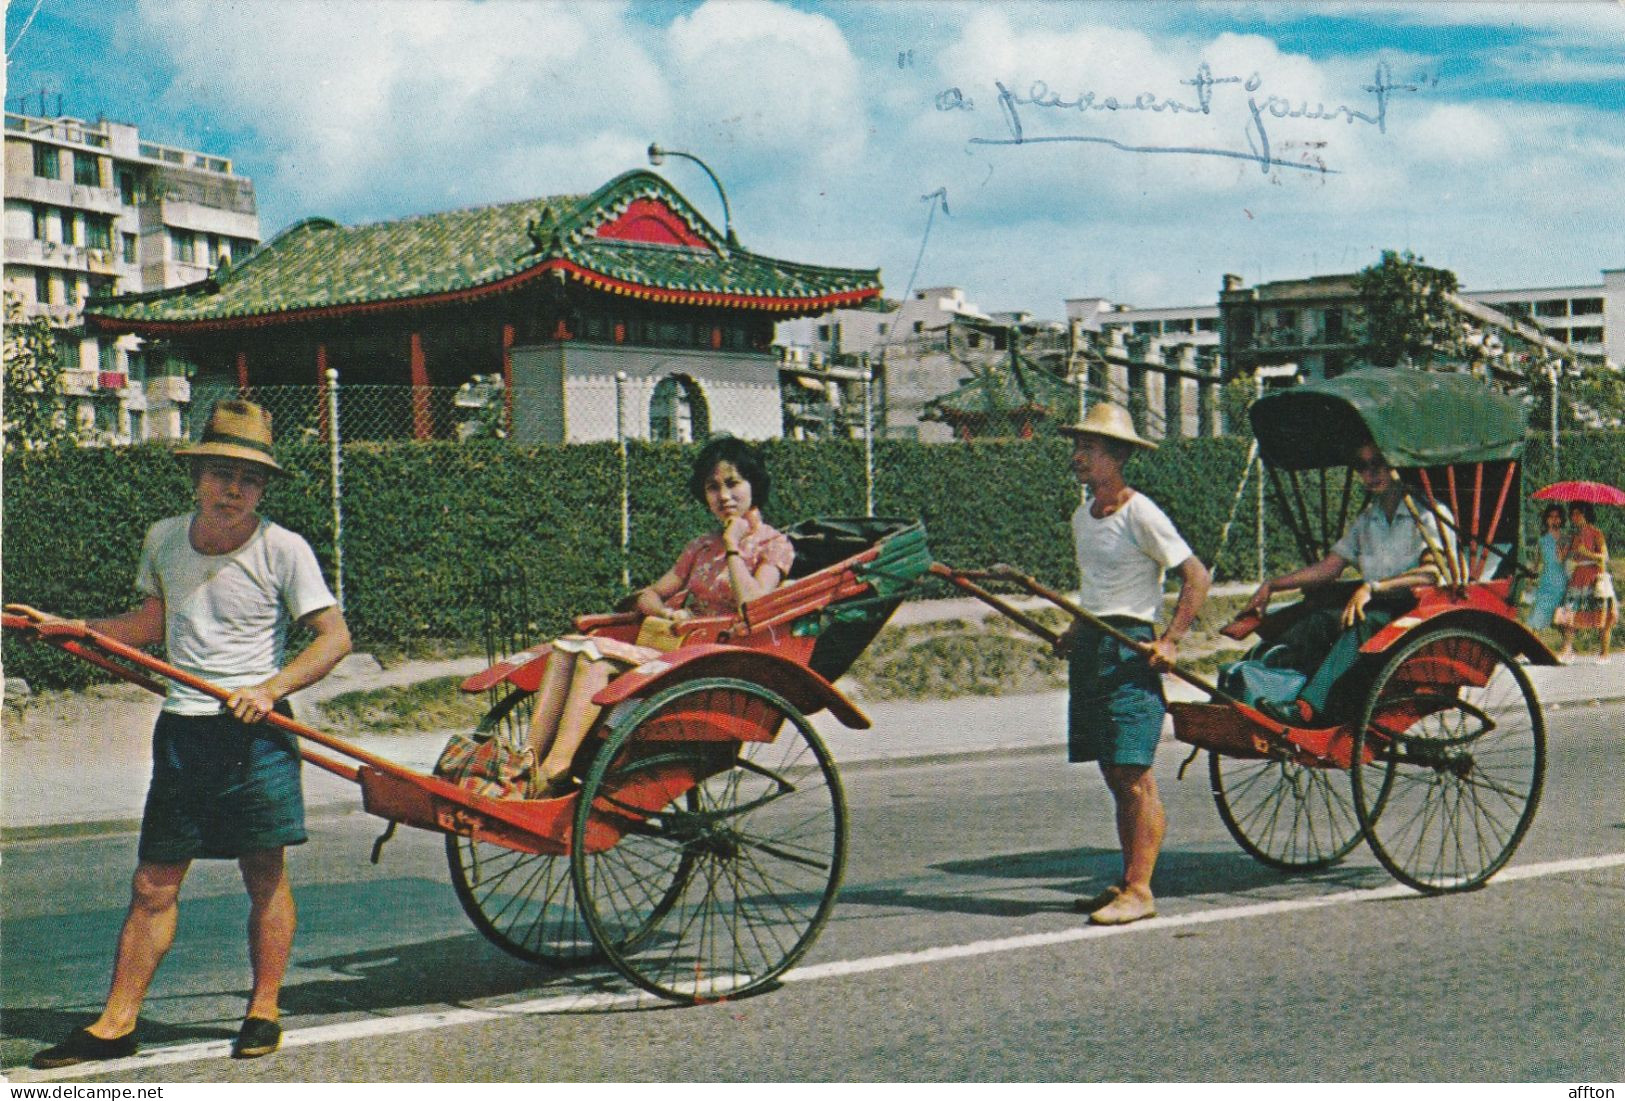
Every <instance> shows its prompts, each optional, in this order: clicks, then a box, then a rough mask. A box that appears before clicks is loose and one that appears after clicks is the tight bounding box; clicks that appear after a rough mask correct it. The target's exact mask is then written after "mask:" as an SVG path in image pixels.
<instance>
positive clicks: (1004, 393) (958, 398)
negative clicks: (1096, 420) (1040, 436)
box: [922, 364, 1078, 424]
mask: <svg viewBox="0 0 1625 1101" xmlns="http://www.w3.org/2000/svg"><path fill="white" fill-rule="evenodd" d="M1077 402H1078V396H1077V390H1076V388H1075V387H1073V386H1069V385H1068V384H1067V383H1065V382H1063V381H1062V380H1060V379H1058V378H1056V377H1055V376H1054V375H1051V374H1050V373H1049V372H1048V371H1044V370H1042V369H1040V368H1036V367H1032V366H1030V365H1019V366H1017V367H1016V368H1015V369H1014V370H1012V369H1011V367H1010V366H1009V365H1007V364H997V365H993V366H989V367H987V368H986V369H984V370H983V371H982V373H981V374H979V375H977V376H976V377H975V378H972V379H970V380H969V381H968V382H966V383H965V384H964V385H962V386H960V387H959V389H957V390H953V391H950V392H949V393H946V394H943V395H941V396H940V397H935V398H932V399H931V400H930V401H928V402H926V403H925V412H924V413H923V414H922V419H924V420H935V421H945V422H947V423H949V424H958V423H964V422H977V421H980V420H983V419H985V418H990V417H991V418H1002V417H1007V416H1009V415H1010V414H1013V413H1025V414H1028V415H1032V416H1037V417H1047V416H1056V415H1062V416H1069V415H1070V414H1071V412H1072V411H1073V410H1075V409H1076V408H1077Z"/></svg>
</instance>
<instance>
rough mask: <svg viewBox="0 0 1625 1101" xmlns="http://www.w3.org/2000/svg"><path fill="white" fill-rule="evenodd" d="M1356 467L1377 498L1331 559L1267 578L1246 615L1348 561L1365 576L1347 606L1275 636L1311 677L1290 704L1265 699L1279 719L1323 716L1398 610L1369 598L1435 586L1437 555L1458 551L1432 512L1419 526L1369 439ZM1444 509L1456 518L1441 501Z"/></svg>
mask: <svg viewBox="0 0 1625 1101" xmlns="http://www.w3.org/2000/svg"><path fill="white" fill-rule="evenodd" d="M1350 465H1351V466H1353V467H1354V471H1355V473H1356V474H1358V475H1359V477H1360V480H1361V482H1363V483H1364V485H1365V488H1366V491H1367V492H1368V493H1369V494H1370V496H1371V499H1370V501H1369V502H1368V503H1367V504H1366V507H1365V508H1364V509H1362V510H1361V512H1360V515H1358V516H1356V517H1355V518H1354V522H1353V523H1352V524H1350V525H1349V529H1348V531H1347V532H1345V533H1344V535H1343V538H1341V539H1339V540H1338V541H1337V542H1336V543H1335V544H1334V545H1333V546H1332V549H1331V551H1330V552H1329V553H1328V554H1327V555H1326V557H1324V558H1322V559H1321V560H1320V561H1319V562H1316V563H1314V564H1313V565H1310V566H1304V567H1303V568H1302V569H1297V570H1293V571H1291V572H1290V573H1285V574H1282V575H1281V576H1279V577H1272V578H1269V579H1268V580H1266V581H1265V582H1264V583H1263V584H1262V585H1260V586H1259V587H1258V591H1257V592H1255V593H1253V597H1252V599H1251V600H1250V601H1248V602H1247V606H1246V607H1245V608H1243V609H1242V612H1241V614H1242V615H1248V614H1262V612H1263V610H1264V608H1265V606H1266V605H1268V604H1269V601H1270V597H1271V596H1272V595H1273V594H1275V593H1278V592H1282V591H1286V590H1290V589H1301V588H1303V587H1305V586H1308V585H1321V584H1325V583H1327V582H1331V581H1336V580H1337V578H1338V577H1339V576H1340V575H1341V574H1342V573H1343V570H1344V569H1346V568H1347V567H1348V566H1350V565H1353V566H1354V567H1356V568H1357V569H1358V570H1359V571H1360V575H1361V577H1362V578H1363V579H1364V580H1362V581H1361V583H1360V585H1359V587H1358V588H1356V589H1355V590H1354V594H1353V595H1352V596H1350V597H1349V599H1348V603H1347V604H1345V605H1344V606H1343V608H1342V609H1337V608H1321V609H1317V610H1315V611H1313V612H1311V613H1309V614H1308V615H1307V616H1306V617H1305V618H1304V619H1302V620H1300V621H1299V622H1297V623H1294V624H1293V625H1292V626H1291V627H1289V628H1288V629H1287V630H1286V631H1285V632H1284V633H1283V634H1282V636H1281V637H1280V638H1279V639H1278V640H1276V641H1278V642H1279V643H1280V644H1281V645H1283V646H1285V647H1286V648H1287V652H1288V653H1289V654H1290V655H1292V656H1291V657H1290V658H1289V659H1288V663H1289V664H1290V665H1292V666H1294V667H1296V668H1297V669H1299V670H1300V671H1301V672H1304V673H1307V674H1310V676H1309V680H1308V681H1307V682H1306V683H1305V684H1304V686H1303V688H1302V689H1301V690H1300V691H1299V693H1298V696H1297V698H1296V699H1294V700H1291V701H1289V702H1288V703H1286V704H1279V703H1275V702H1274V701H1269V700H1264V701H1261V702H1260V704H1259V709H1260V710H1261V711H1263V712H1264V713H1265V714H1267V715H1269V716H1270V717H1272V718H1274V719H1277V720H1278V721H1280V722H1286V723H1293V724H1300V725H1301V724H1303V723H1311V722H1315V721H1317V720H1319V719H1321V718H1322V717H1323V716H1324V715H1325V713H1326V711H1327V701H1328V700H1329V699H1330V698H1331V694H1332V688H1333V686H1334V685H1335V684H1336V683H1337V681H1338V678H1340V677H1341V676H1342V675H1343V674H1344V673H1346V672H1348V671H1349V669H1351V668H1353V666H1354V663H1355V661H1356V660H1357V659H1358V657H1359V653H1360V647H1361V646H1362V645H1363V644H1364V643H1365V642H1366V640H1367V639H1369V638H1370V637H1371V636H1372V635H1374V634H1376V632H1377V630H1378V629H1379V628H1381V627H1382V626H1384V625H1386V624H1387V623H1388V622H1390V621H1391V620H1393V619H1394V618H1395V616H1396V615H1397V614H1398V612H1396V611H1395V610H1394V609H1393V608H1391V607H1389V608H1385V607H1382V606H1380V605H1378V606H1370V607H1368V605H1370V603H1371V598H1372V597H1373V596H1376V595H1377V594H1379V593H1387V592H1395V591H1400V590H1407V589H1410V588H1412V587H1414V586H1417V585H1428V584H1437V583H1438V582H1439V581H1441V580H1442V579H1443V578H1444V577H1445V566H1444V563H1443V561H1441V560H1440V557H1439V555H1440V554H1444V555H1449V554H1451V553H1453V548H1454V545H1455V544H1454V542H1453V541H1452V539H1451V536H1450V533H1449V531H1448V530H1447V531H1445V532H1444V533H1443V535H1442V536H1441V533H1440V530H1439V524H1438V521H1437V520H1435V519H1434V517H1433V516H1432V515H1431V513H1429V512H1428V511H1427V510H1421V512H1420V515H1421V518H1422V523H1421V527H1420V528H1418V526H1417V523H1416V519H1415V517H1414V516H1413V515H1412V514H1411V510H1410V508H1408V507H1407V506H1406V505H1405V503H1404V502H1405V486H1404V483H1402V482H1401V481H1400V480H1399V476H1398V474H1397V473H1396V472H1395V471H1394V468H1393V467H1391V466H1389V465H1388V460H1386V459H1385V458H1383V456H1382V452H1381V451H1379V450H1378V449H1377V446H1376V444H1374V443H1372V442H1371V441H1370V440H1366V441H1365V442H1363V443H1361V444H1360V445H1359V446H1358V447H1356V448H1355V451H1354V458H1353V460H1352V461H1351V463H1350ZM1439 511H1440V512H1441V513H1443V514H1444V515H1445V518H1446V519H1447V520H1449V519H1451V517H1450V516H1449V513H1448V511H1447V510H1446V509H1444V507H1443V506H1440V508H1439Z"/></svg>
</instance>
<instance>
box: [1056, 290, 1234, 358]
mask: <svg viewBox="0 0 1625 1101" xmlns="http://www.w3.org/2000/svg"><path fill="white" fill-rule="evenodd" d="M1066 319H1067V320H1068V321H1076V322H1079V323H1080V324H1082V326H1083V328H1084V330H1085V331H1086V332H1091V333H1101V334H1102V335H1104V336H1106V337H1107V338H1108V339H1110V338H1112V337H1113V336H1121V337H1122V343H1124V344H1125V345H1126V344H1129V343H1130V342H1132V341H1143V342H1145V343H1146V345H1147V346H1148V347H1147V351H1148V352H1149V353H1151V354H1153V355H1155V354H1156V353H1158V352H1160V351H1162V350H1163V349H1165V348H1167V347H1169V346H1174V345H1186V344H1188V345H1191V346H1193V347H1196V348H1217V347H1218V345H1219V307H1218V306H1217V305H1212V306H1154V307H1149V308H1140V307H1135V306H1129V305H1125V304H1123V303H1114V302H1112V301H1110V300H1108V299H1105V298H1090V297H1086V298H1068V299H1067V300H1066Z"/></svg>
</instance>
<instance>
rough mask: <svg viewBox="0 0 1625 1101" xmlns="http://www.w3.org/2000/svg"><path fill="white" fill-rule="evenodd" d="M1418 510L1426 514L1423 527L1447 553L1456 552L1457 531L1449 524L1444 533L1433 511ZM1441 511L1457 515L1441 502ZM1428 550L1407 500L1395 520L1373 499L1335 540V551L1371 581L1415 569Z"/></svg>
mask: <svg viewBox="0 0 1625 1101" xmlns="http://www.w3.org/2000/svg"><path fill="white" fill-rule="evenodd" d="M1418 511H1420V512H1421V514H1422V528H1423V529H1426V531H1427V533H1428V535H1429V536H1431V537H1432V539H1433V542H1434V543H1436V544H1438V545H1439V546H1441V547H1443V548H1445V549H1446V552H1447V553H1450V552H1453V551H1454V549H1455V545H1456V544H1455V538H1454V533H1452V532H1451V531H1450V530H1449V529H1448V528H1447V529H1446V530H1445V531H1444V533H1443V534H1442V535H1441V533H1440V531H1439V522H1438V521H1437V520H1436V519H1434V517H1433V513H1432V512H1431V511H1429V510H1428V509H1427V508H1426V507H1424V506H1421V505H1419V506H1418ZM1439 511H1440V512H1441V513H1443V514H1444V517H1445V519H1446V520H1452V519H1454V517H1452V516H1451V515H1450V510H1449V509H1447V508H1445V507H1444V506H1443V505H1440V506H1439ZM1425 550H1427V542H1426V540H1425V539H1424V538H1423V536H1422V531H1421V530H1419V529H1418V528H1417V526H1416V519H1415V517H1413V516H1412V515H1411V510H1410V509H1408V508H1406V507H1405V503H1404V502H1403V501H1401V502H1400V505H1399V507H1398V508H1397V509H1395V510H1394V518H1393V519H1392V520H1390V519H1388V516H1387V514H1386V513H1384V512H1383V511H1382V506H1381V505H1379V504H1378V503H1377V502H1376V501H1372V502H1370V503H1369V504H1367V505H1366V506H1365V508H1363V509H1361V510H1360V515H1358V516H1356V517H1355V518H1354V523H1352V524H1350V525H1349V530H1348V531H1347V532H1345V533H1344V535H1343V538H1341V539H1339V540H1338V541H1337V542H1336V543H1334V544H1332V553H1333V554H1335V555H1337V556H1338V557H1339V558H1341V559H1343V560H1344V561H1345V562H1350V563H1352V564H1353V565H1354V567H1355V568H1356V569H1358V570H1359V571H1360V575H1361V576H1362V577H1363V578H1365V579H1366V580H1367V581H1383V580H1385V579H1387V578H1390V577H1397V576H1398V575H1399V574H1402V573H1405V572H1406V571H1407V570H1413V569H1415V568H1416V567H1417V566H1419V565H1421V564H1422V553H1423V552H1424V551H1425Z"/></svg>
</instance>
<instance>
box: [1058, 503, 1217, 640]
mask: <svg viewBox="0 0 1625 1101" xmlns="http://www.w3.org/2000/svg"><path fill="white" fill-rule="evenodd" d="M1072 545H1073V546H1074V547H1075V548H1076V549H1077V552H1078V578H1079V585H1078V603H1079V604H1080V605H1082V606H1083V609H1084V610H1085V611H1088V612H1093V613H1094V614H1095V615H1098V616H1108V615H1121V616H1132V617H1133V618H1135V619H1143V620H1145V621H1146V622H1147V623H1155V622H1156V621H1157V614H1158V613H1159V612H1160V611H1162V581H1163V577H1164V575H1165V574H1166V573H1167V571H1168V570H1170V569H1172V568H1173V567H1174V566H1177V565H1179V564H1180V563H1181V562H1183V561H1185V559H1187V558H1189V557H1190V556H1191V548H1190V545H1189V544H1187V543H1186V542H1185V540H1184V539H1183V538H1181V537H1180V534H1179V532H1178V531H1177V530H1176V529H1175V528H1174V523H1173V521H1172V520H1170V519H1168V515H1167V514H1166V513H1165V512H1163V511H1162V509H1160V508H1158V507H1157V503H1156V502H1155V501H1153V500H1152V499H1151V498H1149V497H1147V496H1146V495H1145V494H1143V493H1140V492H1135V494H1134V495H1133V496H1132V497H1130V498H1129V499H1128V503H1126V504H1125V505H1123V507H1122V508H1120V509H1118V510H1117V511H1116V512H1114V513H1112V514H1111V515H1110V516H1107V517H1106V518H1105V519H1103V520H1097V519H1095V518H1094V517H1093V516H1091V515H1090V513H1089V500H1088V498H1085V499H1084V502H1083V504H1081V505H1079V506H1078V510H1077V511H1076V512H1074V513H1073V514H1072Z"/></svg>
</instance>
